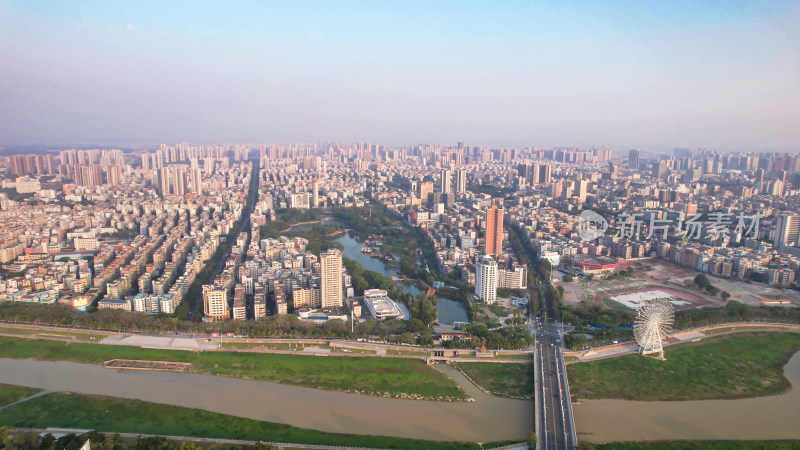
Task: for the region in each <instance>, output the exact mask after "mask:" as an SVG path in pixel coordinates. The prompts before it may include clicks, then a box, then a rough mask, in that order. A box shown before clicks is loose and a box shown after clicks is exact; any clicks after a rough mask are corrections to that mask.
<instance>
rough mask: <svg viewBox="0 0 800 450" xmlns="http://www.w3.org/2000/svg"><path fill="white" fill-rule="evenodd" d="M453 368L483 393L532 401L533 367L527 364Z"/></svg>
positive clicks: (486, 364)
mask: <svg viewBox="0 0 800 450" xmlns="http://www.w3.org/2000/svg"><path fill="white" fill-rule="evenodd" d="M455 367H456V368H457V369H458V370H460V371H461V372H462V373H464V375H465V376H466V377H467V378H469V380H470V381H471V382H473V383H475V385H477V386H478V387H479V388H481V389H483V390H484V392H486V393H489V394H492V395H499V396H501V397H507V398H515V399H522V400H531V399H533V366H532V364H531V363H527V364H497V363H480V362H478V363H473V362H467V363H457V364H455Z"/></svg>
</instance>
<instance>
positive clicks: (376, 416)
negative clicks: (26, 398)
mask: <svg viewBox="0 0 800 450" xmlns="http://www.w3.org/2000/svg"><path fill="white" fill-rule="evenodd" d="M441 370H442V371H443V372H445V373H446V374H447V375H448V376H450V377H451V378H453V379H454V380H455V381H456V382H457V383H459V384H460V385H461V386H462V387H463V388H464V390H465V391H466V392H467V393H468V394H469V396H470V397H472V398H474V399H475V400H476V401H474V402H434V401H420V400H399V399H390V398H381V397H372V396H367V395H358V394H346V393H342V392H331V391H323V390H318V389H310V388H303V387H298V386H289V385H284V384H277V383H268V382H263V381H249V380H240V379H235V378H225V377H215V376H211V375H197V374H187V373H170V372H142V371H135V370H110V369H104V368H103V367H102V366H98V365H91V364H77V363H71V362H63V361H57V362H53V361H35V360H31V359H26V360H15V359H0V383H9V384H17V385H20V386H30V387H36V388H41V389H47V390H51V391H68V392H76V393H81V394H96V395H108V396H113V397H121V398H128V399H138V400H144V401H148V402H154V403H165V404H170V405H177V406H185V407H189V408H199V409H205V410H208V411H213V412H218V413H223V414H231V415H234V416H239V417H246V418H250V419H257V420H265V421H269V422H277V423H284V424H288V425H292V426H295V427H303V428H313V429H316V430H321V431H329V432H334V433H356V434H372V435H384V436H397V437H406V438H418V439H429V440H447V441H472V442H492V441H502V440H510V439H519V440H525V439H527V438H528V433H529V432H530V431H531V430H532V428H533V402H531V401H523V400H510V399H504V398H499V397H494V396H491V395H486V394H484V393H483V392H481V391H480V390H478V389H477V388H475V387H474V386H473V385H472V384H471V383H470V382H469V381H468V380H467V379H466V378H465V377H464V376H463V375H462V374H461V373H460V372H458V371H456V370H455V369H453V368H452V367H448V366H445V367H441ZM0 414H2V413H0Z"/></svg>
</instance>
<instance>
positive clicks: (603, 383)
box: [567, 332, 800, 400]
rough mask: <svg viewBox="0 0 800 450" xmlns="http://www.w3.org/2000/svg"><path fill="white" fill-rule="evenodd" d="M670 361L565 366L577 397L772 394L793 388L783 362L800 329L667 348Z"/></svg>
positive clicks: (798, 346)
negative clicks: (787, 377) (792, 331)
mask: <svg viewBox="0 0 800 450" xmlns="http://www.w3.org/2000/svg"><path fill="white" fill-rule="evenodd" d="M665 350H666V355H665V356H666V361H659V360H657V359H654V358H649V357H645V356H641V355H639V354H629V355H625V356H620V357H616V358H608V359H603V360H599V361H590V362H583V363H575V364H570V365H569V366H567V372H568V375H569V383H570V391H571V393H572V395H573V397H576V398H578V399H582V398H583V399H625V400H709V399H736V398H750V397H760V396H766V395H774V394H778V393H781V392H784V391H787V390H789V389H790V388H791V384H790V383H789V380H787V379H786V377H785V376H784V374H783V367H784V366H785V365H786V363H787V362H788V361H789V358H791V357H792V355H794V354H795V353H796V352H797V351H799V350H800V334H797V333H781V332H773V333H769V332H757V333H753V332H748V333H744V332H743V333H735V334H729V335H723V336H715V337H712V338H707V339H704V340H701V341H697V342H687V343H683V344H676V345H672V346H669V347H667V348H666V349H665Z"/></svg>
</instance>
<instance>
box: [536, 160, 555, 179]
mask: <svg viewBox="0 0 800 450" xmlns="http://www.w3.org/2000/svg"><path fill="white" fill-rule="evenodd" d="M538 171H539V183H540V184H550V182H551V181H552V180H553V167H552V166H550V164H542V165H540V166H539V167H538ZM534 173H535V172H534Z"/></svg>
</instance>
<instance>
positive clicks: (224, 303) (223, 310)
mask: <svg viewBox="0 0 800 450" xmlns="http://www.w3.org/2000/svg"><path fill="white" fill-rule="evenodd" d="M203 314H205V316H206V317H208V318H209V319H211V320H226V319H229V318H230V316H229V313H228V291H227V290H225V289H217V288H216V287H215V286H214V285H213V284H204V285H203Z"/></svg>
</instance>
